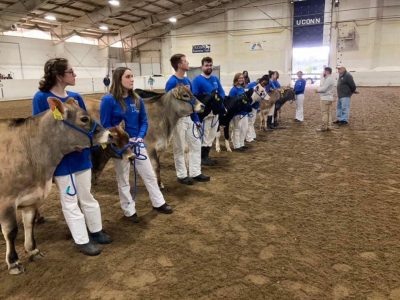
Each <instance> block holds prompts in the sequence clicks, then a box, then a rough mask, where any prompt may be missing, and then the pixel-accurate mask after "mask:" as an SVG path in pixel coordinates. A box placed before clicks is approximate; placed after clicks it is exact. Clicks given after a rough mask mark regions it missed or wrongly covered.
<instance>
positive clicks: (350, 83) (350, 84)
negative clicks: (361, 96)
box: [347, 74, 357, 93]
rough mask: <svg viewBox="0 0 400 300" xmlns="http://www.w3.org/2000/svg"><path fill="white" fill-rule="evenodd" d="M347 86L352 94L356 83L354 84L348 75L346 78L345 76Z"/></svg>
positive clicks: (351, 77)
mask: <svg viewBox="0 0 400 300" xmlns="http://www.w3.org/2000/svg"><path fill="white" fill-rule="evenodd" d="M347 84H348V86H349V88H350V91H351V92H352V93H354V92H355V91H356V89H357V87H356V83H355V82H354V79H353V76H351V75H350V74H348V76H347Z"/></svg>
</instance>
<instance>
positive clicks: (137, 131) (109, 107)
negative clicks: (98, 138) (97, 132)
mask: <svg viewBox="0 0 400 300" xmlns="http://www.w3.org/2000/svg"><path fill="white" fill-rule="evenodd" d="M124 101H125V104H126V110H125V111H124V110H123V108H122V106H121V105H120V104H119V102H118V101H117V100H116V99H115V98H114V96H113V95H111V94H107V95H105V96H103V98H102V99H101V104H100V121H101V125H103V126H104V127H105V128H110V127H114V126H117V125H118V124H119V123H121V121H122V120H124V121H125V131H126V132H127V133H128V135H129V137H130V138H142V139H143V138H144V137H145V136H146V133H147V128H148V123H147V114H146V109H145V107H144V102H143V99H140V100H139V101H140V110H139V111H138V110H137V109H136V105H135V102H134V100H133V99H132V97H131V96H128V97H126V98H124Z"/></svg>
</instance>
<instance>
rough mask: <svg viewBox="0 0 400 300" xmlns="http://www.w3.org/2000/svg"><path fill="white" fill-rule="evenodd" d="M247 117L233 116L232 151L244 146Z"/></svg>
mask: <svg viewBox="0 0 400 300" xmlns="http://www.w3.org/2000/svg"><path fill="white" fill-rule="evenodd" d="M248 119H249V118H248V117H247V116H244V117H243V116H241V115H238V116H234V117H233V119H232V123H233V136H232V143H233V148H234V149H239V148H241V147H243V146H244V139H245V138H246V133H247V127H248Z"/></svg>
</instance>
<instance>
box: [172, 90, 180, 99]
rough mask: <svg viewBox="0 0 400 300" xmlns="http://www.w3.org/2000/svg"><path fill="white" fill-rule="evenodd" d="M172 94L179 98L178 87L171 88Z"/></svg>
mask: <svg viewBox="0 0 400 300" xmlns="http://www.w3.org/2000/svg"><path fill="white" fill-rule="evenodd" d="M172 94H173V95H174V97H175V98H177V99H179V89H178V88H177V87H176V88H174V89H172Z"/></svg>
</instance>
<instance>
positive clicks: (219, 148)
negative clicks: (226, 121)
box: [215, 127, 221, 152]
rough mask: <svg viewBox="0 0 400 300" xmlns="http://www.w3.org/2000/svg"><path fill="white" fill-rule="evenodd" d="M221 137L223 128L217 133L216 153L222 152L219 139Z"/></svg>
mask: <svg viewBox="0 0 400 300" xmlns="http://www.w3.org/2000/svg"><path fill="white" fill-rule="evenodd" d="M220 137H221V127H220V130H218V131H217V136H216V137H215V151H217V152H221V145H220V143H219V139H220Z"/></svg>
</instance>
